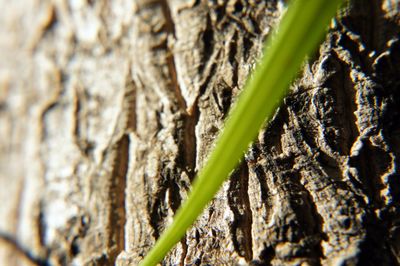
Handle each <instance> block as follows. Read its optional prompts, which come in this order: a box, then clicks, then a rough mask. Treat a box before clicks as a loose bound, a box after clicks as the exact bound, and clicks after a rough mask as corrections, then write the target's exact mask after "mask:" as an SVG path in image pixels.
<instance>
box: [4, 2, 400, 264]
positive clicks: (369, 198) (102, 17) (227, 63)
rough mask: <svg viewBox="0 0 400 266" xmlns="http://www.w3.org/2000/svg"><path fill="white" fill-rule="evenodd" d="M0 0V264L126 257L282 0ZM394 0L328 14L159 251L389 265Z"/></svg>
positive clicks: (396, 114)
mask: <svg viewBox="0 0 400 266" xmlns="http://www.w3.org/2000/svg"><path fill="white" fill-rule="evenodd" d="M3 2H4V3H3ZM3 2H1V5H2V7H3V11H2V13H3V14H2V16H1V21H0V33H1V38H0V123H1V127H0V136H1V141H0V187H1V189H0V197H1V202H2V204H1V207H0V215H1V216H0V217H1V219H0V262H1V264H2V265H114V264H117V265H136V264H137V263H138V262H139V261H140V260H141V258H143V256H144V255H145V254H146V253H147V252H148V250H149V249H150V247H151V246H152V245H153V244H154V243H155V241H156V239H157V237H158V236H159V235H160V234H161V232H162V231H163V229H164V228H165V227H166V226H167V225H168V224H169V222H170V221H171V218H172V217H173V214H174V213H175V211H176V210H177V208H178V207H179V205H180V203H181V202H182V201H183V200H184V199H185V198H186V196H187V192H188V191H189V189H190V184H191V181H192V180H193V178H194V176H195V174H196V172H197V171H198V170H199V169H200V168H201V166H202V165H203V163H204V162H205V158H206V156H207V154H208V152H209V150H210V149H211V148H212V142H213V140H214V138H215V136H216V135H217V133H218V132H220V130H221V128H222V125H223V120H224V118H225V116H226V114H227V112H228V110H229V108H230V106H231V105H232V103H233V102H234V101H235V99H236V97H237V95H238V94H239V92H240V91H241V89H242V88H243V85H244V82H245V80H246V78H247V77H248V75H249V73H250V71H251V70H252V69H253V68H254V66H255V64H256V62H257V60H258V59H259V58H260V55H261V52H262V43H263V41H264V40H265V38H266V37H267V36H268V34H270V32H271V28H272V27H273V26H274V25H275V24H276V23H277V22H278V21H279V18H280V17H281V15H282V13H283V12H284V10H285V3H284V2H283V1H256V0H248V1H242V0H230V1H211V0H209V1H195V0H193V1H179V0H137V1H123V0H120V1H69V2H66V1H65V2H63V1H22V0H20V1H3ZM399 7H400V3H399V1H398V0H391V1H383V0H376V1H359V0H354V1H352V2H351V4H349V6H348V7H347V8H345V9H344V10H343V11H342V12H341V13H340V15H339V18H338V19H337V20H335V22H334V23H332V25H331V29H330V30H329V33H328V35H327V37H326V39H325V41H324V43H323V44H322V45H321V47H320V49H319V52H318V53H316V54H315V55H313V56H312V57H311V58H310V60H309V63H308V64H306V65H305V67H304V71H303V72H302V75H301V77H300V78H298V80H297V81H296V82H294V84H293V86H292V89H291V93H290V95H289V96H287V97H286V98H285V100H284V103H283V104H282V106H281V107H280V108H279V110H278V111H277V112H276V114H275V116H274V119H273V120H272V121H271V122H270V123H269V124H268V125H266V127H265V129H264V130H263V131H262V132H260V134H259V136H258V139H257V140H256V141H255V143H254V145H253V146H252V147H251V148H250V149H249V151H248V152H247V153H246V156H245V159H244V160H243V162H242V163H241V165H240V166H239V167H238V169H236V170H235V171H234V173H233V174H232V175H231V177H230V178H229V180H228V181H226V182H225V184H224V186H223V188H222V189H221V190H220V192H219V193H218V194H217V195H216V197H215V199H214V200H213V201H212V203H211V204H210V205H209V207H208V208H207V209H206V210H205V211H204V213H203V214H202V216H201V217H200V218H199V219H198V221H197V222H196V224H195V225H194V227H193V228H191V229H190V230H189V231H188V232H187V234H186V236H185V238H184V239H182V241H181V242H180V243H179V244H178V245H177V246H176V248H175V249H174V250H173V251H172V252H170V253H169V255H168V256H167V257H166V258H165V260H164V262H163V265H399V264H400V214H399V200H400V190H399V185H400V181H399V180H400V179H399V178H400V176H399V165H400V161H399V159H400V138H399V136H400V127H399V124H400V110H399V106H400V93H399V90H400V87H399V84H400V83H399V79H398V77H399V76H400V54H399V53H400V40H399V36H398V34H399V32H400V31H399V26H400V17H399V14H398V11H399ZM226 156H229V154H227V155H226Z"/></svg>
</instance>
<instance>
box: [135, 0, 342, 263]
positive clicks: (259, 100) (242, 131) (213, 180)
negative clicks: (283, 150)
mask: <svg viewBox="0 0 400 266" xmlns="http://www.w3.org/2000/svg"><path fill="white" fill-rule="evenodd" d="M342 1H343V0H294V1H292V3H291V4H290V6H289V7H288V10H287V12H286V14H285V15H284V17H283V19H282V21H281V23H280V25H279V28H278V30H277V32H276V34H274V35H273V36H272V38H269V40H268V41H267V43H266V49H265V51H264V57H263V59H262V60H261V63H260V64H259V65H258V66H257V68H256V71H255V73H254V75H253V76H252V78H250V79H249V80H248V82H247V84H246V86H245V88H244V90H243V92H242V93H241V95H240V97H239V99H238V101H237V103H236V105H235V106H234V107H233V108H232V110H231V112H230V114H229V116H228V119H227V121H226V123H225V127H224V129H223V131H222V132H221V134H220V135H219V137H218V139H217V142H216V146H215V148H214V149H213V150H212V151H211V154H210V156H209V158H208V161H207V162H206V164H205V166H204V168H203V169H202V170H201V171H200V172H199V175H198V176H197V178H196V179H195V181H194V183H193V188H192V191H191V193H190V194H189V197H188V199H187V200H186V201H185V202H184V203H183V204H182V206H181V208H180V209H179V210H178V212H177V214H176V216H175V218H174V221H173V222H172V224H171V225H170V226H169V227H168V228H167V229H166V230H165V231H164V233H163V234H162V235H161V237H160V238H159V239H158V241H157V242H156V244H155V246H154V247H153V248H152V249H151V250H150V252H149V253H148V255H147V256H146V257H145V258H144V260H143V261H142V262H141V263H140V265H141V266H150V265H156V264H157V263H158V262H159V261H161V260H162V259H163V258H164V256H165V255H166V254H167V253H168V251H169V250H170V249H171V248H172V247H173V246H174V245H175V244H176V243H177V242H178V241H179V240H180V239H181V238H182V237H183V236H184V234H185V232H186V230H187V229H188V228H189V227H190V226H191V225H192V224H193V223H194V221H195V220H196V219H197V217H198V216H199V215H200V214H201V212H202V211H203V209H204V208H205V206H206V205H207V203H208V202H209V201H210V200H211V199H212V198H213V197H214V195H215V193H216V192H217V191H218V189H219V188H220V187H221V185H222V183H223V182H224V180H225V179H226V178H227V176H228V175H229V173H230V172H231V171H232V170H233V169H234V167H235V166H236V165H237V164H238V162H239V160H240V159H241V158H242V157H243V154H244V152H245V151H246V150H247V148H248V146H249V144H250V143H251V142H252V141H253V139H254V138H255V137H256V136H257V133H258V131H259V130H260V128H261V127H262V125H263V123H264V122H265V121H268V120H269V119H270V118H271V116H272V115H273V112H274V110H275V109H276V107H277V105H278V104H279V103H280V101H281V100H282V98H283V96H284V95H285V92H286V91H287V88H288V87H289V85H290V83H291V82H292V80H293V78H294V77H295V76H296V74H297V72H298V70H299V67H300V66H301V64H302V63H303V61H304V58H305V57H306V55H307V54H310V53H312V52H313V51H314V50H315V49H316V48H317V46H318V44H319V42H320V41H321V40H322V37H323V34H324V32H325V30H326V28H327V25H328V23H329V22H330V20H331V19H332V17H333V16H334V15H335V13H336V10H337V8H338V6H339V4H340V3H341V2H342Z"/></svg>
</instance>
